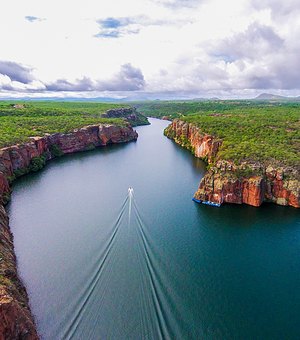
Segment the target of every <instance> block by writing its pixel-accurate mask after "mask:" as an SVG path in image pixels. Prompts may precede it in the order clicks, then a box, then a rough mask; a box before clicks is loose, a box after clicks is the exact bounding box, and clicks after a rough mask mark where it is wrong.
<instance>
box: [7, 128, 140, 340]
mask: <svg viewBox="0 0 300 340" xmlns="http://www.w3.org/2000/svg"><path fill="white" fill-rule="evenodd" d="M137 137H138V135H137V133H136V131H134V130H133V129H132V127H131V126H124V127H118V126H115V125H111V124H101V125H92V126H87V127H84V128H82V129H78V130H75V131H73V132H71V133H67V134H62V133H57V134H53V135H47V136H44V137H34V138H32V140H31V142H29V143H26V144H22V145H14V146H11V147H7V148H3V149H0V339H38V335H37V332H36V329H35V324H34V321H33V318H32V315H31V312H30V309H29V305H28V297H27V293H26V290H25V288H24V286H23V285H22V283H21V281H20V280H19V278H18V275H17V269H16V258H15V254H14V249H13V236H12V234H11V233H10V231H9V226H8V217H7V214H6V212H5V209H4V207H3V204H4V203H6V202H7V200H8V196H9V194H10V185H9V182H10V181H12V180H13V179H14V178H16V177H18V176H20V175H23V174H25V173H28V172H30V171H36V170H38V169H39V168H41V167H42V166H43V165H44V164H45V163H46V161H48V160H50V159H52V158H54V157H56V156H58V155H63V154H68V153H73V152H78V151H84V150H90V149H92V148H95V147H98V146H104V145H107V144H111V143H123V142H129V141H132V140H136V139H137ZM1 203H2V204H1Z"/></svg>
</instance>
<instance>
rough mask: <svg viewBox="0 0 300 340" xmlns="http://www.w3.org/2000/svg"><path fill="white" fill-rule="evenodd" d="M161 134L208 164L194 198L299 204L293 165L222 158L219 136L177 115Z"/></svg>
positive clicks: (298, 176) (299, 183) (299, 178)
mask: <svg viewBox="0 0 300 340" xmlns="http://www.w3.org/2000/svg"><path fill="white" fill-rule="evenodd" d="M165 134H166V136H168V137H169V138H172V139H174V140H175V142H176V143H178V144H180V145H181V146H183V147H185V148H187V149H189V150H190V151H191V152H193V153H194V155H195V156H196V157H199V158H202V159H204V160H205V161H207V162H208V164H209V169H208V171H207V173H206V174H205V176H204V177H203V178H202V180H201V182H200V185H199V188H198V190H197V191H196V193H195V198H196V199H198V200H201V201H210V202H215V203H221V204H222V203H236V204H242V203H245V204H249V205H252V206H256V207H258V206H260V205H261V204H262V203H263V202H273V203H276V204H279V205H289V206H293V207H296V208H299V207H300V173H299V169H297V168H296V167H289V166H282V165H279V164H276V165H275V164H263V163H259V162H250V161H248V162H242V163H241V164H238V165H236V164H234V163H233V162H230V161H225V160H222V159H220V158H219V157H218V151H219V149H220V147H221V145H222V141H221V140H220V139H217V138H215V137H214V136H211V135H208V134H205V133H203V132H202V131H201V130H200V129H199V128H198V127H197V126H195V125H193V124H191V123H187V122H184V121H181V120H179V119H175V120H174V121H173V122H172V124H170V125H169V126H168V127H167V129H166V130H165Z"/></svg>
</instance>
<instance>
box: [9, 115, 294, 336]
mask: <svg viewBox="0 0 300 340" xmlns="http://www.w3.org/2000/svg"><path fill="white" fill-rule="evenodd" d="M151 123H152V125H150V126H144V127H139V128H137V130H138V133H139V138H138V141H137V142H132V143H128V144H126V145H125V144H124V145H113V146H109V147H106V148H100V149H97V150H95V151H91V152H86V153H81V154H76V155H70V156H67V157H64V158H61V159H58V160H55V161H52V162H51V163H50V164H48V165H47V167H46V168H45V169H44V170H43V171H41V172H39V173H37V174H33V175H30V176H27V177H24V178H22V179H20V180H19V181H17V183H16V184H15V185H14V192H13V195H12V201H11V203H10V205H9V214H10V225H11V229H12V231H13V234H14V242H15V249H16V254H17V258H18V267H19V273H20V275H21V277H22V279H23V281H24V283H25V285H26V287H27V290H28V293H29V296H30V303H31V308H32V311H33V313H34V315H35V318H36V322H37V327H38V331H39V333H40V334H41V336H42V338H43V339H51V340H52V339H63V338H66V339H69V338H73V339H160V338H161V339H297V338H299V336H300V219H299V217H300V215H299V211H298V210H296V209H294V208H286V207H279V206H275V205H264V206H262V207H261V208H254V207H250V206H231V205H228V206H223V207H221V208H214V207H208V206H202V205H197V204H196V203H194V202H192V201H191V199H192V196H193V193H194V191H195V190H196V188H197V186H198V184H199V181H200V178H201V177H202V176H203V173H204V171H205V167H204V165H203V163H202V162H201V161H200V160H197V159H195V158H193V156H192V155H191V154H190V153H189V152H188V151H186V150H183V149H182V148H180V147H179V146H177V145H175V143H173V142H172V141H171V140H168V139H167V138H166V137H164V136H163V129H164V127H166V126H167V124H168V123H167V122H165V121H160V120H155V119H151ZM130 186H132V187H133V188H134V199H130V198H128V197H127V190H128V187H130ZM126 197H127V199H126Z"/></svg>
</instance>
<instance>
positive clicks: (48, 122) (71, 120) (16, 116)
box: [0, 101, 125, 156]
mask: <svg viewBox="0 0 300 340" xmlns="http://www.w3.org/2000/svg"><path fill="white" fill-rule="evenodd" d="M120 107H124V105H120V104H106V103H86V102H84V103H81V102H80V103H77V102H75V103H73V102H31V101H30V102H11V101H0V147H4V146H9V145H12V144H16V143H23V142H27V141H28V140H29V137H33V136H43V135H45V134H46V133H56V132H61V133H66V132H70V131H72V130H74V129H77V128H80V127H83V126H86V125H92V124H99V123H108V124H117V125H124V124H125V121H124V120H123V119H121V118H101V115H102V114H103V113H104V112H106V111H107V110H109V109H113V108H120ZM53 152H54V153H59V152H58V150H53ZM55 155H56V154H55ZM57 156H58V154H57Z"/></svg>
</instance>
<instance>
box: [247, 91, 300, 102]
mask: <svg viewBox="0 0 300 340" xmlns="http://www.w3.org/2000/svg"><path fill="white" fill-rule="evenodd" d="M254 99H255V100H289V101H293V100H296V101H299V100H300V96H299V97H285V96H279V95H277V94H271V93H261V94H260V95H259V96H257V97H256V98H254Z"/></svg>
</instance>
